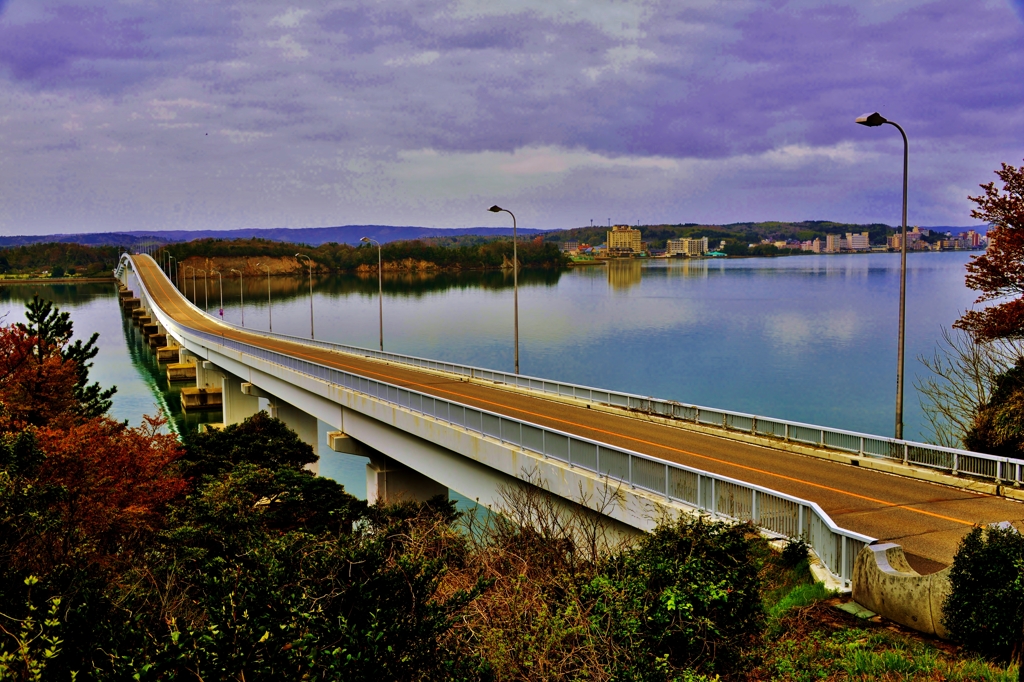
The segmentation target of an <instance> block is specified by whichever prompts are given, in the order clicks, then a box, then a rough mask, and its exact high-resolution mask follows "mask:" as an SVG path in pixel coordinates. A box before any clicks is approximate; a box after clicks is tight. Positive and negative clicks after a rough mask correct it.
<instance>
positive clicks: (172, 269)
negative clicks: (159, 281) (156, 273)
mask: <svg viewBox="0 0 1024 682" xmlns="http://www.w3.org/2000/svg"><path fill="white" fill-rule="evenodd" d="M167 276H168V277H170V278H171V281H172V282H174V286H178V261H176V260H175V259H174V256H172V255H171V254H169V253H168V254H167Z"/></svg>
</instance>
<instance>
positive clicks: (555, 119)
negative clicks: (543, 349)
mask: <svg viewBox="0 0 1024 682" xmlns="http://www.w3.org/2000/svg"><path fill="white" fill-rule="evenodd" d="M875 110H877V111H880V112H882V114H883V115H885V116H887V117H889V118H891V119H893V120H895V121H898V122H900V123H901V124H902V125H903V126H904V127H905V128H906V129H907V131H908V134H909V136H910V141H911V184H910V192H911V194H910V222H911V223H912V224H922V225H967V224H971V223H972V220H971V219H970V217H969V211H970V203H969V202H968V201H967V199H966V197H967V195H968V194H971V193H976V192H977V186H978V184H979V183H981V182H988V181H989V180H991V179H994V175H993V174H992V170H993V169H995V168H997V167H998V166H999V163H1000V162H1007V163H1011V164H1014V165H1019V164H1020V163H1021V161H1022V159H1024V0H976V1H975V2H964V1H963V0H791V1H788V2H787V1H786V0H767V1H765V0H762V1H759V2H754V1H748V0H719V1H718V2H713V1H710V0H667V1H664V2H660V1H650V2H648V1H642V0H565V1H560V0H450V1H445V0H383V1H381V0H378V1H376V2H371V1H369V0H366V1H363V2H360V1H358V0H354V1H351V2H348V1H338V2H335V1H330V0H323V1H316V0H312V1H309V2H304V3H299V4H296V5H294V6H290V5H288V4H286V3H278V2H273V3H271V2H260V1H259V0H247V1H246V2H240V1H231V0H222V1H218V0H181V1H180V2H158V1H157V0H77V1H74V0H72V1H62V0H0V233H3V234H32V233H44V232H86V231H99V230H104V231H105V230H125V229H163V228H174V229H194V228H238V227H303V226H320V225H341V224H351V223H379V224H402V225H405V224H411V225H427V226H437V227H463V226H475V225H504V224H505V223H506V222H507V218H508V217H507V216H505V218H502V217H501V216H500V215H499V216H494V215H493V214H490V213H487V212H486V210H485V209H486V208H487V207H488V206H490V205H491V204H493V203H499V204H501V205H503V206H506V207H508V208H511V209H512V210H514V211H516V213H517V216H518V217H519V221H520V224H521V225H524V226H531V227H544V228H557V227H572V226H578V225H584V224H589V223H590V220H591V219H593V220H594V222H595V223H601V224H603V223H605V222H606V221H607V220H609V219H610V220H611V221H613V222H619V223H634V222H636V221H640V222H642V223H656V222H714V223H724V222H734V221H741V220H802V219H832V220H841V221H851V222H868V221H882V222H887V223H890V224H893V223H896V222H898V220H899V207H900V194H899V193H900V172H901V154H902V145H901V142H900V138H899V133H898V132H897V131H896V130H895V129H893V128H891V127H889V126H885V127H882V128H876V129H869V128H864V127H862V126H857V125H855V124H854V123H853V119H854V118H855V117H856V116H857V115H858V114H861V113H864V112H869V111H875Z"/></svg>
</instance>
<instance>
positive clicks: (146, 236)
mask: <svg viewBox="0 0 1024 682" xmlns="http://www.w3.org/2000/svg"><path fill="white" fill-rule="evenodd" d="M868 227H869V226H866V225H848V224H845V223H832V222H828V221H805V222H799V223H778V222H761V223H733V224H729V225H697V224H695V223H687V224H685V225H675V226H649V225H644V226H641V229H643V230H644V231H645V233H646V232H647V231H648V230H652V231H654V232H656V233H657V236H655V237H654V238H655V239H658V237H660V238H661V240H664V238H665V237H666V236H667V235H668V232H666V231H665V228H669V231H670V232H672V233H673V234H675V233H676V232H678V233H679V234H680V235H684V234H685V235H687V236H688V235H689V234H690V233H694V234H697V233H700V234H707V235H708V236H718V235H719V234H721V233H728V235H725V234H722V236H732V235H737V234H740V233H746V234H747V235H749V236H751V237H752V236H754V235H758V236H764V235H769V234H782V235H788V234H791V233H792V234H795V233H796V232H798V231H801V230H804V231H807V230H810V231H822V232H840V233H841V232H843V231H850V232H856V231H860V230H861V229H867V228H868ZM870 227H872V228H874V229H876V230H877V229H881V230H883V231H884V229H885V228H886V227H888V226H886V225H881V224H876V225H872V226H870ZM921 227H927V228H928V229H931V230H936V231H938V232H952V233H953V234H957V233H959V232H966V231H967V230H975V231H976V232H979V233H981V234H985V232H986V231H987V230H988V226H987V225H969V226H966V227H956V226H948V225H947V226H927V225H922V226H921ZM672 228H675V229H672ZM606 230H607V228H605V227H597V226H594V227H585V228H584V227H580V228H573V229H571V230H538V229H534V228H526V227H521V228H519V234H521V235H524V236H525V235H536V234H540V233H545V234H547V235H548V238H549V240H554V239H560V238H571V239H585V240H587V239H589V240H591V241H594V243H599V242H601V241H603V240H604V233H605V231H606ZM662 232H664V234H661V233H662ZM511 234H512V228H510V227H460V228H440V227H414V226H394V225H341V226H338V227H295V228H292V227H281V228H269V229H256V228H251V229H241V230H163V231H128V232H94V233H88V234H45V235H18V236H12V237H0V248H4V247H11V246H25V245H28V244H42V243H48V242H57V243H66V244H83V245H86V246H120V247H125V248H128V247H133V246H136V245H138V244H142V243H146V242H157V243H160V244H168V243H174V242H188V241H192V240H194V239H252V238H258V239H269V240H271V241H276V242H291V243H296V244H308V245H310V246H320V245H321V244H327V243H330V242H336V243H338V244H351V245H355V244H358V243H359V239H360V237H370V238H371V239H376V240H377V241H379V242H380V243H382V244H386V243H388V242H397V241H408V240H412V239H437V238H445V237H449V238H457V237H465V236H479V237H502V236H509V235H511ZM645 236H646V234H645ZM652 236H654V235H652Z"/></svg>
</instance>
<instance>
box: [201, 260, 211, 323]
mask: <svg viewBox="0 0 1024 682" xmlns="http://www.w3.org/2000/svg"><path fill="white" fill-rule="evenodd" d="M199 272H201V273H203V311H204V312H207V313H208V312H210V284H209V282H210V280H209V279H208V278H207V276H206V270H200V271H199Z"/></svg>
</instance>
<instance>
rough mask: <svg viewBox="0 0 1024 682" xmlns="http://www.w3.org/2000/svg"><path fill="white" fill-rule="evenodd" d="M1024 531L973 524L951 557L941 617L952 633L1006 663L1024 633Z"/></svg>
mask: <svg viewBox="0 0 1024 682" xmlns="http://www.w3.org/2000/svg"><path fill="white" fill-rule="evenodd" d="M1022 573H1024V536H1021V535H1020V534H1019V533H1018V532H1017V531H1016V530H1014V529H1013V528H989V529H986V530H982V529H981V528H975V529H974V530H972V531H971V532H970V533H968V534H967V536H966V537H964V539H963V541H961V543H960V548H959V549H958V550H957V553H956V556H955V557H953V568H952V570H951V571H950V576H949V578H950V587H951V591H950V594H949V596H948V597H947V598H946V601H945V603H944V604H943V609H942V611H943V618H942V622H943V624H944V625H945V626H946V629H947V630H948V631H949V634H950V636H951V637H952V638H953V639H954V640H956V641H957V642H959V643H961V644H963V645H964V646H965V647H967V648H968V649H970V650H972V651H975V652H977V653H979V654H981V655H982V656H985V657H986V658H990V659H992V660H996V661H1001V662H1006V661H1009V660H1010V659H1011V657H1013V655H1014V654H1015V653H1017V652H1019V647H1020V646H1021V643H1022V639H1024V636H1022V633H1024V575H1022Z"/></svg>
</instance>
